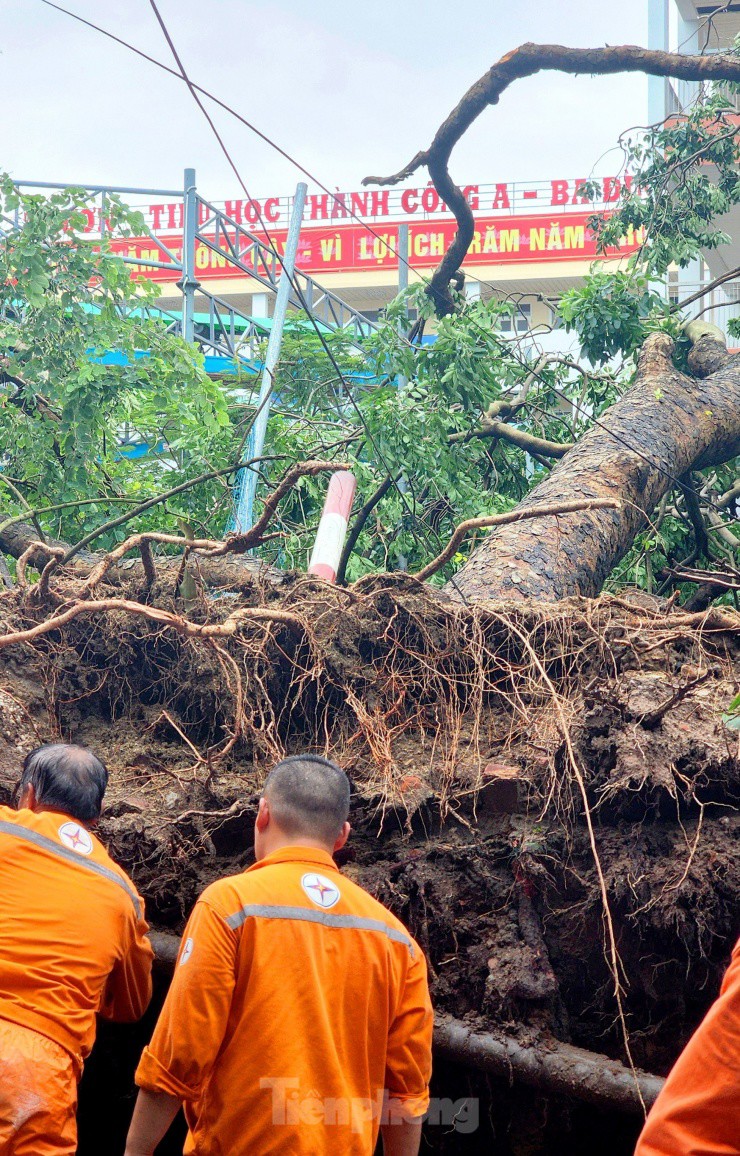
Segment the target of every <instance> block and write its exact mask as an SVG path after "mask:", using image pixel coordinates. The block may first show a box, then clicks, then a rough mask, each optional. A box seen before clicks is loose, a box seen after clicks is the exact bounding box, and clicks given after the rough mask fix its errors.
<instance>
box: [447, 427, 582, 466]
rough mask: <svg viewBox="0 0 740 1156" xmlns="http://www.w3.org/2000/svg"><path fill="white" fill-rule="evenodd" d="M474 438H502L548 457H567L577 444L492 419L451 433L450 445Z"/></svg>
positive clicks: (533, 452) (521, 447)
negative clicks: (469, 428) (464, 431)
mask: <svg viewBox="0 0 740 1156" xmlns="http://www.w3.org/2000/svg"><path fill="white" fill-rule="evenodd" d="M473 438H501V439H502V440H503V441H506V442H510V443H511V445H513V446H518V447H519V449H520V450H526V452H527V453H530V454H541V455H542V456H543V457H546V458H562V457H565V455H566V454H567V453H568V450H572V449H573V446H574V444H575V443H574V442H551V441H547V439H546V438H538V437H536V436H535V435H534V434H530V433H526V432H525V431H524V430H521V429H517V428H516V427H515V426H513V425H507V424H506V422H503V421H490V422H486V424H485V425H483V426H481V428H480V429H474V430H468V432H467V433H456V434H450V436H449V438H448V441H449V443H450V445H453V444H455V443H456V442H460V443H462V444H464V443H465V442H469V441H472V440H473Z"/></svg>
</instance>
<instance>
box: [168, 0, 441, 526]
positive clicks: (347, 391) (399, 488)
mask: <svg viewBox="0 0 740 1156" xmlns="http://www.w3.org/2000/svg"><path fill="white" fill-rule="evenodd" d="M149 3H150V6H151V8H152V10H153V11H154V14H155V16H156V18H157V21H158V23H159V26H160V28H161V30H162V34H163V36H164V38H165V40H166V41H167V44H168V46H169V48H170V51H171V52H172V55H173V58H174V60H175V62H176V64H177V67H178V68H179V69H180V74H181V76H182V79H183V80H184V81H185V83H186V84H187V86H188V89H189V90H190V92H191V94H192V96H193V98H194V100H195V102H196V104H197V105H198V107H199V108H200V110H201V112H202V113H203V115H204V117H205V119H206V121H207V122H208V124H209V126H210V128H211V130H212V132H213V134H214V136H215V137H216V140H217V141H218V144H219V146H220V148H221V150H222V152H223V154H224V156H225V157H226V160H227V161H228V163H229V166H230V168H231V169H232V171H233V173H234V175H235V177H236V179H237V181H238V182H239V186H240V188H241V189H242V190H243V192H244V195H245V197H246V198H247V200H251V199H252V198H251V197H250V194H249V190H248V189H247V186H246V184H245V182H244V179H243V177H242V175H241V173H240V171H239V169H238V167H237V165H236V163H235V161H234V159H233V157H232V156H231V153H230V152H229V149H228V147H227V146H226V144H225V142H224V140H223V137H222V136H221V134H220V133H219V131H218V129H217V128H216V126H215V124H214V122H213V119H212V117H211V116H210V114H209V113H208V110H207V109H206V108H205V106H204V105H203V102H202V100H201V99H200V97H199V96H198V94H197V92H196V91H195V88H194V86H193V84H192V82H191V80H190V78H189V76H188V74H187V71H186V69H185V66H184V65H183V63H182V60H181V58H180V55H179V53H178V52H177V49H176V47H175V44H174V41H173V40H172V36H171V35H170V32H169V29H168V28H167V25H166V23H165V21H164V19H163V17H162V15H161V13H160V11H159V8H158V7H157V3H156V0H149ZM257 212H258V216H259V221H260V225H261V226H262V230H263V232H264V234H265V236H266V238H267V240H268V244H269V246H270V248H271V249H272V251H273V253H274V254H275V256H276V257H277V259H278V261H279V262H280V264H281V266H282V270H283V276H284V277H287V278H288V280H289V282H290V284H291V287H292V288H293V291H294V292H295V294H296V296H297V297H298V299H299V301H300V303H301V305H302V307H303V309H304V311H305V313H306V315H307V317H308V319H309V321H310V322H311V325H312V326H313V329H314V331H315V333H316V336H317V337H318V339H319V341H320V343H321V345H322V347H323V349H324V352H325V354H326V356H327V357H328V359H329V361H330V363H331V365H332V368H333V369H334V372H335V373H336V375H337V378H338V379H339V381H341V383H342V386H343V389H344V392H345V394H346V397H347V399H348V400H349V402H350V404H351V406H352V407H353V409H354V410H355V412H356V414H357V416H358V418H359V419H360V422H361V424H362V426H363V428H364V430H365V433H366V435H367V437H368V440H369V441H370V443H371V445H372V447H373V450H374V451H375V454H376V455H377V458H378V460H379V462H380V464H381V465H382V467H383V469H384V470H385V472H386V475H387V476H388V478H389V479H390V481H391V483H392V485H393V486H394V487H395V489H396V490H397V492H398V495H399V497H400V499H401V502H402V504H403V506H404V507H405V508H406V512H407V514H408V515H409V517H410V518H411V519H412V522H413V521H416V514H415V511H414V510H413V509H412V508H411V506H410V505H409V502H408V498H407V496H406V493H405V492H404V489H403V488H402V486H401V485H400V483H399V481H398V479H397V478H396V476H395V473H394V471H392V470H391V468H390V466H389V465H388V462H387V461H386V459H385V456H384V454H383V452H382V450H381V448H380V446H379V445H378V442H377V440H376V438H375V436H374V435H373V432H372V430H371V429H370V427H369V425H368V423H367V419H366V418H365V415H364V414H363V412H362V410H361V408H360V407H359V405H358V404H357V401H356V400H355V398H354V396H353V394H352V390H351V388H350V384H349V382H348V381H347V378H346V377H345V375H344V374H343V372H342V370H341V368H340V366H339V363H338V362H337V360H336V358H335V356H334V353H333V351H332V349H331V347H330V346H329V343H328V341H327V340H326V337H325V336H324V334H323V333H322V331H321V327H320V326H319V324H318V322H317V321H316V318H315V317H314V315H313V313H312V311H311V310H310V309H309V307H308V303H307V302H306V299H305V296H304V294H303V290H302V289H301V287H300V285H299V283H298V281H297V279H296V277H295V275H294V274H293V273H292V272H291V271H290V270H289V269H288V268H286V265H285V261H284V259H283V257H282V255H281V254H280V252H279V249H278V247H277V246H276V245H275V244H274V242H273V240H272V237H271V236H270V232H269V229H268V227H267V225H266V223H265V221H264V218H263V216H262V213H261V211H260V210H259V209H258V210H257ZM430 529H431V530H432V533H433V534H434V536H435V538H436V539H437V542H438V543H441V539H440V537H439V535H438V534H437V532H436V531H435V530H434V528H433V527H430ZM412 533H413V534H414V537H416V534H415V532H414V530H413V528H412Z"/></svg>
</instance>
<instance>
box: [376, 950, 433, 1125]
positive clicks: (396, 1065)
mask: <svg viewBox="0 0 740 1156" xmlns="http://www.w3.org/2000/svg"><path fill="white" fill-rule="evenodd" d="M433 1028H434V1013H433V1011H432V1001H431V999H430V998H429V985H428V983H427V966H426V960H425V959H424V953H423V952H422V951H421V949H420V948H419V947H418V945H417V944H414V956H413V959H412V960H411V963H410V966H409V968H408V971H407V973H406V982H405V984H404V988H403V992H402V994H401V1000H400V1003H399V1006H398V1008H397V1011H396V1016H395V1019H394V1020H393V1023H392V1024H391V1029H390V1032H389V1034H388V1050H387V1053H386V1068H385V1087H386V1091H387V1094H388V1100H389V1103H390V1105H391V1106H392V1107H394V1108H395V1109H396V1110H398V1111H400V1112H401V1113H402V1114H403V1115H405V1116H408V1117H417V1116H423V1115H424V1113H425V1112H426V1110H427V1108H428V1107H429V1080H430V1078H431V1074H432V1031H433Z"/></svg>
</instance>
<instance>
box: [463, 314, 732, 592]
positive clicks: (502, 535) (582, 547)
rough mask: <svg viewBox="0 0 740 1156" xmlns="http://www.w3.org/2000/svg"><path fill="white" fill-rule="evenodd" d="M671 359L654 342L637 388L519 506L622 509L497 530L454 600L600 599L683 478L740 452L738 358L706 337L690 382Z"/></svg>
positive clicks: (667, 348) (666, 344)
mask: <svg viewBox="0 0 740 1156" xmlns="http://www.w3.org/2000/svg"><path fill="white" fill-rule="evenodd" d="M672 353H673V342H672V341H671V339H670V337H668V336H667V335H666V334H664V333H657V334H653V335H652V336H651V337H649V338H648V340H647V341H646V342H645V345H644V347H643V349H642V352H641V354H640V358H639V363H638V370H637V379H636V382H635V384H634V385H633V386H632V388H631V389H630V390H628V392H627V393H626V394H625V395H624V397H623V398H622V399H621V400H620V401H618V402H617V403H616V404H615V405H614V406H612V408H611V409H610V410H608V411H607V413H606V414H605V415H604V416H603V417H602V418H601V419H600V424H599V425H598V426H597V425H595V426H593V427H592V428H591V429H590V430H589V432H588V433H587V434H586V435H585V436H584V437H583V438H581V440H580V441H579V442H578V443H577V445H576V446H574V448H573V449H572V450H571V451H570V452H569V453H568V454H567V455H566V456H565V457H564V458H563V459H562V460H561V461H560V463H559V464H558V465H557V467H556V468H555V469H554V470H553V471H552V473H551V474H548V476H547V477H546V478H545V479H544V480H543V481H542V482H540V484H539V485H538V486H537V487H536V488H535V489H534V490H533V491H532V492H531V493H530V494H529V495H528V496H527V497H526V498H525V499H524V500H523V501H522V502H521V506H522V507H527V508H530V507H532V506H538V505H546V504H547V503H550V502H554V501H564V500H576V499H580V498H613V499H617V500H618V501H619V502H620V508H619V509H616V510H613V509H612V510H609V509H606V510H595V511H592V510H589V511H586V512H582V513H576V514H566V515H558V516H550V517H542V518H534V519H532V520H530V521H526V522H525V521H523V522H519V523H516V524H514V525H511V526H505V527H502V528H501V529H497V530H494V531H493V532H491V533H490V534H489V535H488V537H487V538H486V539H485V541H484V542H483V543H482V545H481V546H480V547H479V548H478V549H477V550H476V551H475V552H474V553H473V554H472V555H471V557H470V559H469V560H468V562H467V563H466V564H465V566H463V568H462V569H461V571H460V572H459V574H457V575H456V577H455V580H454V582H451V583H449V584H448V591H449V593H450V594H451V595H452V596H453V597H458V598H459V597H462V598H465V599H473V600H474V599H478V598H508V599H524V598H532V597H534V598H540V599H545V600H547V601H556V600H557V599H559V598H566V597H568V596H571V595H578V594H582V595H586V596H588V597H593V596H595V595H596V594H598V593H599V591H600V590H601V588H602V586H603V584H604V582H605V581H606V579H607V578H608V577H609V574H610V573H611V572H612V570H613V569H614V567H615V566H616V565H617V563H618V562H619V561H620V560H621V559H622V558H623V557H624V555H625V554H626V553H627V551H628V550H629V548H630V546H631V545H632V543H633V541H634V538H635V535H636V534H637V533H638V532H639V531H640V530H641V529H642V528H643V527H644V526H645V525H646V519H647V518H649V517H650V515H651V513H652V511H653V510H654V509H655V507H656V505H657V504H658V503H659V502H660V500H661V498H662V497H663V495H664V494H665V493H666V492H667V491H668V490H670V489H671V488H672V487H673V486H674V485H675V481H676V479H679V478H681V476H682V475H683V474H685V473H686V471H688V470H691V469H703V468H705V467H707V466H713V465H718V464H720V463H721V462H726V461H728V459H730V458H732V457H735V456H736V455H738V454H739V453H740V357H730V356H729V355H728V353H727V350H726V349H725V348H724V346H723V345H722V344H721V343H720V341H719V340H718V339H717V337H716V336H713V335H704V336H701V337H699V338H698V340H697V341H696V344H695V345H694V348H693V350H692V352H691V355H690V366H691V370H692V372H693V373H695V374H696V375H697V376H696V377H688V376H686V375H684V374H682V373H679V372H678V371H677V370H676V369H675V368H674V366H673V363H672V361H671V355H672Z"/></svg>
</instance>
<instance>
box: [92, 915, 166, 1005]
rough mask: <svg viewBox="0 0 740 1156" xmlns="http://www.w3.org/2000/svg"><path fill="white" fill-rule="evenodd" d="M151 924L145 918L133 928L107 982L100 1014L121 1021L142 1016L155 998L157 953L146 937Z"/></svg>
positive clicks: (137, 921) (139, 920) (138, 921)
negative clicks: (155, 956)
mask: <svg viewBox="0 0 740 1156" xmlns="http://www.w3.org/2000/svg"><path fill="white" fill-rule="evenodd" d="M148 930H149V925H148V924H147V922H146V920H144V919H143V918H140V919H137V920H136V922H135V924H134V925H133V927H132V933H131V938H130V941H129V943H128V945H127V947H126V950H125V951H124V953H123V955H122V956H121V958H120V959H119V960H118V961H117V962H116V964H115V966H114V968H113V970H112V971H111V973H110V976H109V978H108V982H107V984H106V985H105V992H104V993H103V1001H102V1004H101V1006H100V1014H101V1015H102V1016H103V1017H104V1018H105V1019H110V1020H115V1021H116V1022H118V1023H124V1024H125V1023H133V1022H134V1021H135V1020H139V1019H141V1017H142V1016H143V1014H144V1012H145V1011H146V1009H147V1008H148V1007H149V1001H150V999H151V998H152V960H153V959H154V952H153V950H152V945H151V943H150V942H149V940H148V939H147V937H146V933H147V931H148Z"/></svg>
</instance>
